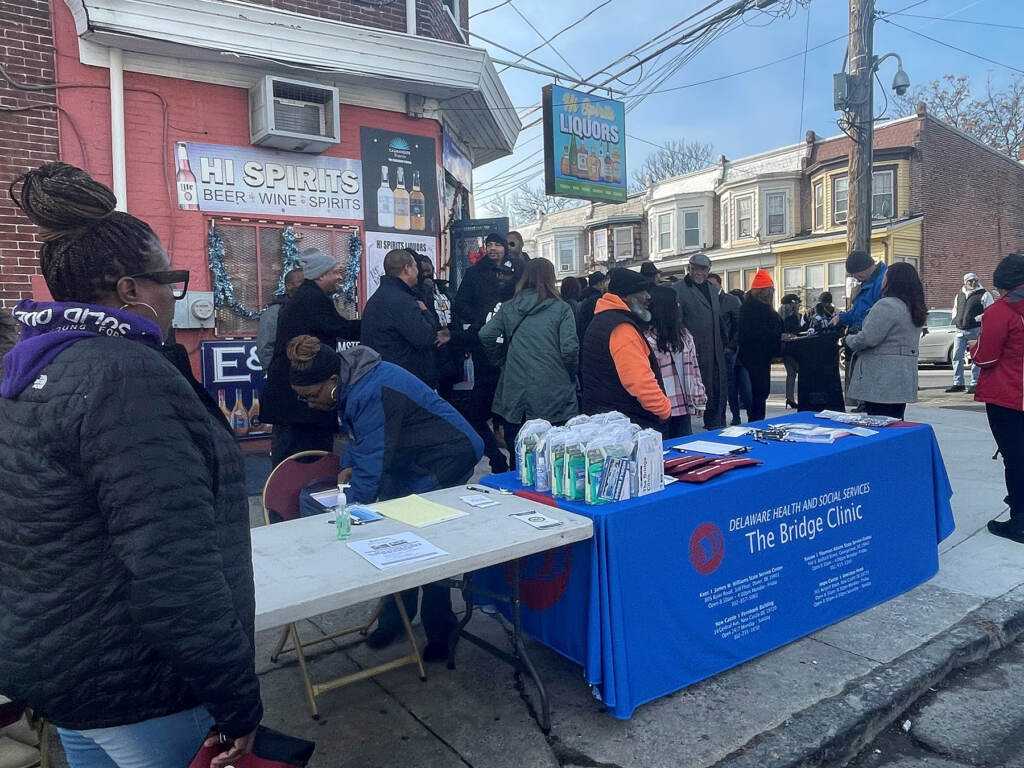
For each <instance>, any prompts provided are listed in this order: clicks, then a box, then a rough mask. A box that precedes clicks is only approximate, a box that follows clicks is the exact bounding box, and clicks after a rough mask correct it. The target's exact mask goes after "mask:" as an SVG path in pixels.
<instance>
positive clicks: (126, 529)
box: [0, 336, 262, 738]
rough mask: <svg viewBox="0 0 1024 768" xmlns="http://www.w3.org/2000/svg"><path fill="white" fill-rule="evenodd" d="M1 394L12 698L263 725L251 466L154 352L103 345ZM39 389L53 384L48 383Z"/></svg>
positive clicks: (69, 717)
mask: <svg viewBox="0 0 1024 768" xmlns="http://www.w3.org/2000/svg"><path fill="white" fill-rule="evenodd" d="M43 373H44V374H45V380H44V379H43V378H42V377H40V378H39V379H38V380H37V381H36V383H35V384H34V385H32V386H29V387H27V388H26V389H25V390H24V391H22V392H21V393H20V394H19V395H18V396H17V398H16V399H0V691H3V693H4V694H6V695H7V696H10V697H13V698H16V699H20V700H24V701H26V702H27V703H28V704H29V705H30V706H31V707H32V708H33V709H35V710H37V711H38V712H39V714H41V715H43V716H44V717H46V718H47V719H48V720H50V721H51V722H52V723H54V724H55V725H58V726H62V727H65V728H72V729H87V728H100V727H110V726H116V725H124V724H127V723H134V722H138V721H141V720H146V719H149V718H153V717H159V716H163V715H168V714H171V713H174V712H179V711H182V710H185V709H188V708H191V707H194V706H197V705H200V704H201V705H204V706H205V707H206V708H207V709H208V710H209V711H210V713H211V714H212V715H213V717H214V719H215V720H216V722H217V724H218V726H219V727H220V729H221V730H222V732H223V733H225V734H226V735H228V736H230V737H233V738H234V737H238V736H241V735H244V734H246V733H248V732H250V731H251V730H253V729H254V728H255V727H256V725H257V724H258V723H259V721H260V719H261V717H262V706H261V704H260V695H259V682H258V680H257V678H256V674H255V668H254V667H255V662H254V650H253V648H254V640H253V624H254V614H255V602H254V597H253V580H252V558H251V553H250V542H249V513H248V504H247V501H246V495H245V487H244V467H243V464H242V457H241V454H240V452H239V451H238V448H237V446H236V445H235V443H234V440H233V439H232V437H231V435H230V434H229V433H228V430H226V429H224V427H223V426H222V425H219V424H217V423H216V422H215V421H214V420H213V418H212V417H211V416H210V414H209V413H208V412H207V411H206V409H205V408H204V407H203V405H202V404H201V403H200V401H199V399H198V398H197V397H196V395H195V393H194V392H193V391H192V389H191V387H190V386H189V384H188V382H186V381H185V379H184V378H183V377H182V376H181V375H180V374H179V373H178V372H177V371H176V370H175V369H174V368H173V367H172V365H171V364H170V363H168V362H167V361H166V360H165V359H163V358H162V357H161V355H160V354H159V353H158V352H157V351H155V350H153V349H151V348H148V347H146V346H144V345H143V344H140V343H137V342H134V341H129V340H126V339H123V338H109V337H104V336H98V337H95V338H90V339H86V340H83V341H79V342H77V343H75V344H73V345H72V346H70V347H69V348H67V349H65V350H64V351H62V352H60V353H59V354H58V355H57V357H56V358H55V359H54V360H53V361H52V362H50V363H49V365H47V366H46V368H45V369H43ZM37 387H38V388H37Z"/></svg>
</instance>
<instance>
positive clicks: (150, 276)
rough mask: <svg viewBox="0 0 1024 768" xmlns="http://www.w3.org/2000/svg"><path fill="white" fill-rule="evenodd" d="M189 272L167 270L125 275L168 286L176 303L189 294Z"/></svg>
mask: <svg viewBox="0 0 1024 768" xmlns="http://www.w3.org/2000/svg"><path fill="white" fill-rule="evenodd" d="M189 276H190V275H189V271H188V270H187V269H166V270H162V271H160V272H139V273H137V274H134V275H125V277H130V278H133V279H136V280H139V279H141V280H149V281H150V282H153V283H158V284H160V285H167V286H170V288H171V295H172V296H174V300H175V301H180V300H181V299H184V298H185V294H186V293H187V292H188V279H189Z"/></svg>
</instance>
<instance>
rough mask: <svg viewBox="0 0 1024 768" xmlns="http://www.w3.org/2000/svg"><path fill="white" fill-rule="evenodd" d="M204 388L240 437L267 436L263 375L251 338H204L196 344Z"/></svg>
mask: <svg viewBox="0 0 1024 768" xmlns="http://www.w3.org/2000/svg"><path fill="white" fill-rule="evenodd" d="M199 350H200V352H199V353H200V356H201V359H202V374H203V387H204V388H205V389H206V391H207V392H209V393H210V396H211V397H212V398H214V399H215V400H216V401H217V404H218V405H219V406H220V410H221V413H223V414H224V418H226V419H227V420H228V423H230V424H231V430H232V431H233V432H234V433H235V436H236V437H237V438H239V439H240V440H245V439H251V438H258V437H268V436H269V435H270V430H271V427H270V425H269V424H264V423H263V422H262V421H261V420H260V397H261V396H262V395H263V385H264V383H265V381H266V377H265V375H264V373H263V369H262V368H261V367H260V361H259V360H258V359H257V357H256V342H255V341H253V340H252V339H237V340H231V341H203V342H200V344H199Z"/></svg>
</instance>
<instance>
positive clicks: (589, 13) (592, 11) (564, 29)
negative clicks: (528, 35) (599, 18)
mask: <svg viewBox="0 0 1024 768" xmlns="http://www.w3.org/2000/svg"><path fill="white" fill-rule="evenodd" d="M511 1H512V0H509V3H511ZM611 2H612V0H604V1H603V2H601V3H599V4H598V5H596V6H595V7H593V8H591V9H590V10H589V11H587V12H586V13H585V14H583V15H582V16H580V17H579V18H578V19H576V21H574V22H572V23H571V24H569V25H567V26H565V27H562V28H561V29H560V30H558V31H557V32H555V34H553V35H552V36H551V37H548V38H545V37H544V35H542V34H541V33H540V32H538V31H537V28H536V27H534V26H533V24H530V21H529V20H528V19H527V20H526V23H527V24H530V26H531V27H533V31H534V32H537V34H538V35H539V36H540V38H541V40H543V41H544V42H542V43H541V44H540V45H538V46H537V47H535V48H532V49H531V50H529V51H527V52H526V54H524V55H525V56H529V55H530V54H531V53H535V52H536V51H539V50H540V49H541V48H543V47H544V46H545V45H547V46H550V47H551V50H553V51H554V50H555V48H554V46H552V45H551V42H552V41H553V40H555V39H556V38H558V37H559V36H561V35H562V33H563V32H568V31H569V30H570V29H572V28H573V27H575V26H577V25H578V24H581V23H582V22H584V21H586V20H587V19H588V18H590V17H591V16H592V15H594V14H595V13H596V12H597V11H599V10H601V9H602V8H604V7H605V6H606V5H608V4H609V3H611ZM512 9H513V10H514V11H515V12H516V13H518V14H519V15H520V16H523V14H522V13H520V11H519V9H518V8H516V7H515V6H514V5H513V6H512ZM523 18H524V19H525V18H526V17H525V16H523ZM555 53H558V51H555ZM558 56H559V58H562V55H561V54H558ZM562 61H565V59H564V58H562ZM565 63H566V64H569V62H567V61H566V62H565ZM569 68H570V69H572V65H571V64H569ZM506 69H507V67H506ZM504 71H505V70H502V72H504ZM573 71H574V72H575V71H576V70H575V69H573ZM498 74H499V75H500V74H501V72H499V73H498ZM576 74H577V76H579V73H578V72H577V73H576Z"/></svg>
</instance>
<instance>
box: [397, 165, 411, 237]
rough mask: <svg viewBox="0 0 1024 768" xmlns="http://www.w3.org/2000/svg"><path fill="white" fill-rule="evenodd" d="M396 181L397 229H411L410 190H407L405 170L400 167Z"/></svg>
mask: <svg viewBox="0 0 1024 768" xmlns="http://www.w3.org/2000/svg"><path fill="white" fill-rule="evenodd" d="M396 173H397V174H398V175H397V180H396V181H395V229H401V230H408V229H409V190H407V189H406V188H405V168H402V167H401V166H399V168H398V170H397V171H396Z"/></svg>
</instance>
